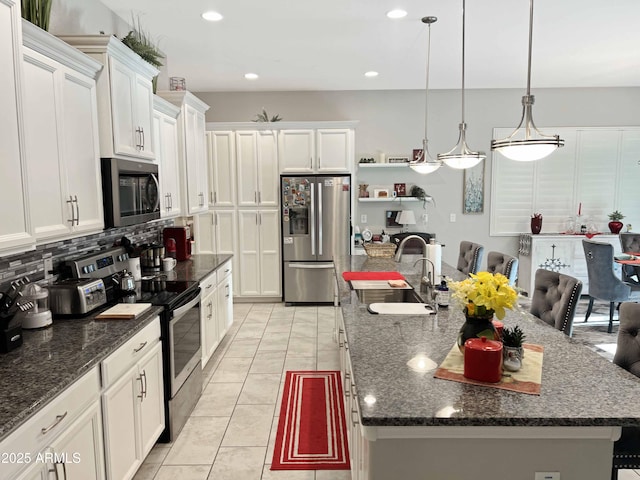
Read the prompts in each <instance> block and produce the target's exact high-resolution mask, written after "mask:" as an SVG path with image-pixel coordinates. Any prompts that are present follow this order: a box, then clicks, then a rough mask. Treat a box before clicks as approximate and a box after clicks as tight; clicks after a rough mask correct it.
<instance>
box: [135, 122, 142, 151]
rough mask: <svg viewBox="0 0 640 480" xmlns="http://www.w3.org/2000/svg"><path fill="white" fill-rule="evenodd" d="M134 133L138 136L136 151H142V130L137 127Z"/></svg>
mask: <svg viewBox="0 0 640 480" xmlns="http://www.w3.org/2000/svg"><path fill="white" fill-rule="evenodd" d="M136 133H137V134H138V140H137V141H136V142H137V143H136V148H137V149H138V150H142V129H141V128H140V127H139V126H138V127H136Z"/></svg>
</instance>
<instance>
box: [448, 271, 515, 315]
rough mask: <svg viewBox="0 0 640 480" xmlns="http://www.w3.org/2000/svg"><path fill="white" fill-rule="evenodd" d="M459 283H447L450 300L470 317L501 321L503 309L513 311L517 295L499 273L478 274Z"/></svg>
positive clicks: (506, 279)
mask: <svg viewBox="0 0 640 480" xmlns="http://www.w3.org/2000/svg"><path fill="white" fill-rule="evenodd" d="M470 276H471V278H467V279H466V280H462V281H460V282H449V289H450V290H451V291H452V292H453V293H452V295H451V298H452V300H453V301H454V302H455V303H457V304H458V305H460V306H461V307H463V309H464V313H465V314H466V315H468V316H470V317H481V318H486V317H491V316H493V315H494V314H495V316H496V317H498V319H500V320H502V319H503V318H504V315H505V309H507V308H508V309H510V310H511V309H513V308H514V307H515V306H516V302H517V300H518V293H517V292H516V290H515V289H514V288H513V287H512V286H510V285H509V279H508V278H507V277H505V276H504V275H502V274H501V273H495V274H493V273H489V272H478V273H477V274H473V273H472V274H470Z"/></svg>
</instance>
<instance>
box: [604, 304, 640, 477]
mask: <svg viewBox="0 0 640 480" xmlns="http://www.w3.org/2000/svg"><path fill="white" fill-rule="evenodd" d="M639 334H640V304H638V303H631V302H624V303H622V305H620V328H619V329H618V342H617V346H616V353H615V355H614V356H613V363H615V364H616V365H618V366H620V367H622V368H624V369H625V370H627V371H629V372H630V373H633V374H634V375H635V376H636V377H640V341H639V340H640V337H639V336H638V335H639ZM637 468H640V427H622V435H621V436H620V438H619V439H618V440H617V441H616V442H614V444H613V470H612V472H611V478H612V479H614V480H615V479H617V478H618V470H621V469H637Z"/></svg>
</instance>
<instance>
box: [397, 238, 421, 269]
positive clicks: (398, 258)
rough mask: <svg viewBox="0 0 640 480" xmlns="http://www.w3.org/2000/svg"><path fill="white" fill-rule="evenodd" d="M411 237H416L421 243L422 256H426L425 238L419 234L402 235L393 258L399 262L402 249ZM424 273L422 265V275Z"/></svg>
mask: <svg viewBox="0 0 640 480" xmlns="http://www.w3.org/2000/svg"><path fill="white" fill-rule="evenodd" d="M412 239H416V240H418V241H419V242H420V243H422V256H423V257H426V256H427V242H426V241H425V239H424V238H422V237H421V236H420V235H408V236H406V237H404V238H403V239H402V241H401V242H400V245H398V249H397V250H396V258H395V260H396V262H399V261H400V260H402V250H403V249H404V246H405V244H406V243H407V242H408V241H409V240H412ZM424 273H425V269H424V267H423V269H422V275H423V276H424Z"/></svg>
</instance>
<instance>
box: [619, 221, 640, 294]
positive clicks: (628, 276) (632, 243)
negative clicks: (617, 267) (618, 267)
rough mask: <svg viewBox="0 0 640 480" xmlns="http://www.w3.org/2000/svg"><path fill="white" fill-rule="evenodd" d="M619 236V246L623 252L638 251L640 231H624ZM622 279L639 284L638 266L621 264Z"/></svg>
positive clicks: (639, 273)
mask: <svg viewBox="0 0 640 480" xmlns="http://www.w3.org/2000/svg"><path fill="white" fill-rule="evenodd" d="M619 238H620V247H621V248H622V251H623V252H624V253H640V233H631V232H624V233H621V234H620V237H619ZM622 280H623V281H625V282H629V283H631V284H635V285H640V266H637V265H624V264H623V265H622Z"/></svg>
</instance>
